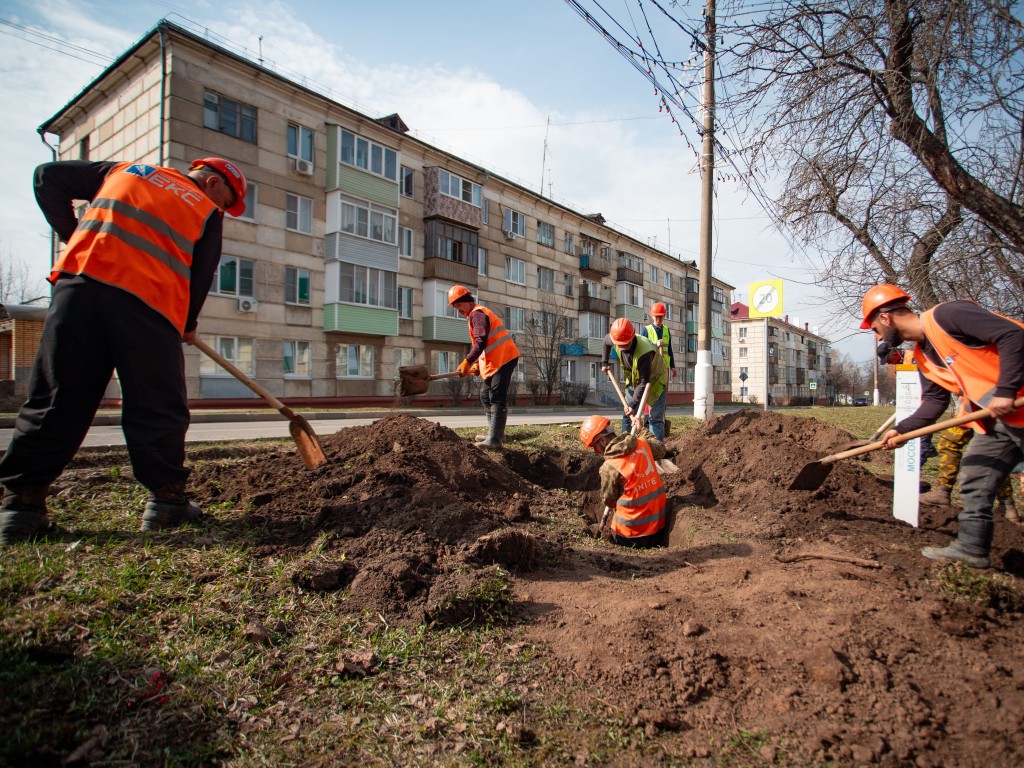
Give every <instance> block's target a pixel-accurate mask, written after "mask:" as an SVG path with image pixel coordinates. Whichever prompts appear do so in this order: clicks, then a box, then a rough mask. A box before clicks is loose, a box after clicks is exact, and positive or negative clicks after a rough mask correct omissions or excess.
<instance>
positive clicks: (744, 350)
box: [729, 302, 833, 405]
mask: <svg viewBox="0 0 1024 768" xmlns="http://www.w3.org/2000/svg"><path fill="white" fill-rule="evenodd" d="M730 314H731V322H730V324H729V325H730V330H731V333H732V349H733V352H734V354H735V356H736V359H735V360H734V361H733V362H734V366H733V374H734V375H733V380H732V399H733V400H734V401H736V402H743V403H760V404H762V405H763V404H764V401H765V391H766V390H765V386H766V382H765V376H766V375H767V378H768V380H767V386H768V390H767V391H768V393H769V394H770V395H771V401H770V403H771V404H774V405H807V404H812V403H827V402H829V399H830V397H831V396H832V395H831V393H832V392H833V388H832V387H831V386H830V384H829V371H830V369H831V367H832V344H831V342H830V341H829V340H828V339H826V338H825V337H823V336H820V335H818V334H817V333H816V332H815V331H816V330H817V329H814V330H811V329H810V328H809V324H808V323H804V324H803V325H800V322H799V321H798V320H797V319H796V318H794V319H793V322H790V318H789V315H786V316H784V317H769V318H760V317H758V318H751V317H750V308H749V306H748V305H746V304H743V303H740V302H736V303H734V304H733V305H732V308H731V312H730ZM766 332H767V338H766Z"/></svg>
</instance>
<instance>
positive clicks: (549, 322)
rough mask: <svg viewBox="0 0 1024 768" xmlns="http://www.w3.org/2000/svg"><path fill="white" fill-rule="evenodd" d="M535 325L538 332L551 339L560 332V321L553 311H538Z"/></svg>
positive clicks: (534, 319) (535, 316)
mask: <svg viewBox="0 0 1024 768" xmlns="http://www.w3.org/2000/svg"><path fill="white" fill-rule="evenodd" d="M533 326H534V328H536V329H537V333H538V334H540V335H541V336H545V337H547V338H549V339H550V338H552V337H554V336H555V335H556V334H557V332H558V328H557V326H558V321H557V319H556V318H555V314H554V313H553V312H537V313H536V314H535V315H534V316H533Z"/></svg>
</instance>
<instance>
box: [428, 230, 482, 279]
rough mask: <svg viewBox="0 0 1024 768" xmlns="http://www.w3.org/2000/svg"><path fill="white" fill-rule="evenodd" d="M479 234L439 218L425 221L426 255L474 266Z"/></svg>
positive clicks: (476, 257)
mask: <svg viewBox="0 0 1024 768" xmlns="http://www.w3.org/2000/svg"><path fill="white" fill-rule="evenodd" d="M479 238H480V236H479V235H478V234H477V233H476V231H474V230H472V229H464V228H463V227H457V226H455V225H454V224H448V223H446V222H444V221H441V220H440V219H431V220H430V221H428V222H427V231H426V257H427V258H428V259H430V258H435V259H445V260H447V261H455V262H458V263H459V264H467V265H469V266H472V267H475V266H476V265H477V259H478V258H479V256H478V253H477V243H478V242H479Z"/></svg>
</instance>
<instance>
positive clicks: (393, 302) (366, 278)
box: [339, 261, 398, 309]
mask: <svg viewBox="0 0 1024 768" xmlns="http://www.w3.org/2000/svg"><path fill="white" fill-rule="evenodd" d="M397 278H398V275H397V274H396V273H395V272H386V271H384V270H383V269H376V268H374V267H364V266H361V265H359V264H349V263H348V262H344V261H343V262H342V263H341V286H340V287H341V292H340V294H339V298H340V300H341V301H344V302H348V303H350V304H366V305H367V306H371V307H385V308H386V309H398V287H397Z"/></svg>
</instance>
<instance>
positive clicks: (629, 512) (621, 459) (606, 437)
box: [580, 416, 667, 547]
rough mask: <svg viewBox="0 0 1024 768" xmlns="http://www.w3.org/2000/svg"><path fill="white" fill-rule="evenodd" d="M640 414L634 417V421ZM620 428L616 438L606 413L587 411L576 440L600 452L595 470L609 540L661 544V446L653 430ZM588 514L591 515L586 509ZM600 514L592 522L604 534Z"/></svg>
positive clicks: (596, 532) (593, 529)
mask: <svg viewBox="0 0 1024 768" xmlns="http://www.w3.org/2000/svg"><path fill="white" fill-rule="evenodd" d="M638 421H639V417H637V418H635V419H634V425H636V422H638ZM638 431H639V435H634V434H632V433H630V432H623V433H622V434H621V435H619V436H618V437H616V436H615V430H614V429H613V428H612V425H611V422H610V421H609V420H608V419H607V418H606V417H604V416H588V417H587V418H586V419H584V421H583V424H582V425H580V440H582V441H583V445H584V446H585V447H586V448H588V449H590V450H592V451H593V452H594V453H596V454H597V455H598V456H603V457H604V464H602V465H601V469H600V470H599V475H600V478H601V498H602V500H603V501H604V506H605V509H606V510H609V511H610V513H609V515H607V516H608V517H610V518H611V534H612V539H611V540H612V541H614V542H615V543H616V544H619V545H621V546H623V547H663V546H665V545H666V544H667V542H666V541H665V513H666V497H665V483H663V482H662V480H661V476H660V475H659V474H658V469H657V467H656V466H655V462H656V461H658V460H659V459H663V458H664V457H665V446H664V445H663V444H662V442H661V441H660V440H658V439H657V438H656V437H654V435H653V434H651V432H649V431H648V430H646V429H642V428H640V429H639V430H638ZM588 517H589V518H590V519H593V517H591V516H590V515H589V514H588ZM604 523H605V520H604V516H602V518H601V519H600V521H599V522H596V524H595V525H592V526H591V532H592V533H593V534H594V535H595V536H601V535H602V534H603V533H604V530H603V528H604Z"/></svg>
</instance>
